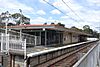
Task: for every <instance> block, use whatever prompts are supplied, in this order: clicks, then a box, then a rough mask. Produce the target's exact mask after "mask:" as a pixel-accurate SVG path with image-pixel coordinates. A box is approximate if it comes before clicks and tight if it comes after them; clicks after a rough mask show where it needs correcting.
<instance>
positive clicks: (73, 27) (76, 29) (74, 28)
mask: <svg viewBox="0 0 100 67" xmlns="http://www.w3.org/2000/svg"><path fill="white" fill-rule="evenodd" d="M70 29H72V30H75V31H81V32H82V29H79V28H77V27H75V26H72V27H71V28H70Z"/></svg>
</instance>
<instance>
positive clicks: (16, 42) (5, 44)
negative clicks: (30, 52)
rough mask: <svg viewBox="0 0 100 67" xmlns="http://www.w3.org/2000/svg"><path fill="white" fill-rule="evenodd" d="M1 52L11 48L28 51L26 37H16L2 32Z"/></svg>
mask: <svg viewBox="0 0 100 67" xmlns="http://www.w3.org/2000/svg"><path fill="white" fill-rule="evenodd" d="M0 37H1V52H9V50H12V51H13V50H17V51H23V52H24V51H26V39H25V40H20V39H16V38H15V37H14V36H10V35H9V34H6V35H5V34H2V35H1V36H0Z"/></svg>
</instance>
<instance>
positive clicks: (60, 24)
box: [57, 22, 65, 27]
mask: <svg viewBox="0 0 100 67" xmlns="http://www.w3.org/2000/svg"><path fill="white" fill-rule="evenodd" d="M57 25H59V26H63V27H65V24H62V23H60V22H59V23H58V24H57Z"/></svg>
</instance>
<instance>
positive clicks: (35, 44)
mask: <svg viewBox="0 0 100 67" xmlns="http://www.w3.org/2000/svg"><path fill="white" fill-rule="evenodd" d="M36 45H37V36H35V46H36Z"/></svg>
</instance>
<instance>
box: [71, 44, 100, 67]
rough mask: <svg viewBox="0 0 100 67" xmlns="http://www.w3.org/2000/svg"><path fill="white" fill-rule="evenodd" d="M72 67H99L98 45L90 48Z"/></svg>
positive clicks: (99, 48) (99, 50)
mask: <svg viewBox="0 0 100 67" xmlns="http://www.w3.org/2000/svg"><path fill="white" fill-rule="evenodd" d="M73 67H100V43H99V44H96V45H95V46H94V47H92V48H91V49H90V50H89V51H88V52H87V53H86V54H85V55H84V56H83V57H82V58H81V59H80V60H79V61H78V62H77V63H76V64H75V65H74V66H73Z"/></svg>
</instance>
